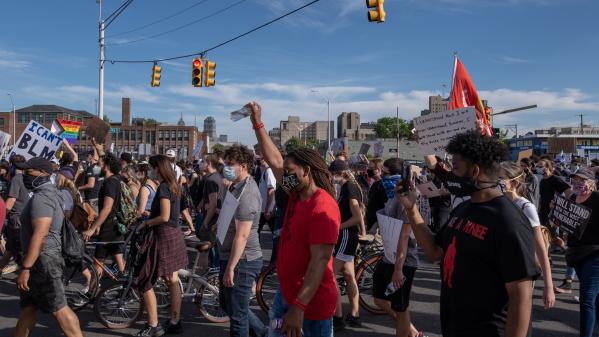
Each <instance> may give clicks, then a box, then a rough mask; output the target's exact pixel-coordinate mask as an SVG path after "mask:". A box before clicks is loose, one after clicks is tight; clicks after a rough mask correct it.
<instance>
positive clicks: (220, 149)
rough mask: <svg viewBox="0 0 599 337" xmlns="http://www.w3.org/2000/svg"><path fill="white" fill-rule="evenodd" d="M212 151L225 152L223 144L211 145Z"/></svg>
mask: <svg viewBox="0 0 599 337" xmlns="http://www.w3.org/2000/svg"><path fill="white" fill-rule="evenodd" d="M212 152H213V153H216V152H225V146H224V145H223V144H214V146H212Z"/></svg>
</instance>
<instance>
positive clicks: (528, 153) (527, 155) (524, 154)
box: [518, 149, 532, 163]
mask: <svg viewBox="0 0 599 337" xmlns="http://www.w3.org/2000/svg"><path fill="white" fill-rule="evenodd" d="M531 156H532V149H528V150H524V151H520V152H519V153H518V163H519V162H520V160H522V159H524V158H530V157H531Z"/></svg>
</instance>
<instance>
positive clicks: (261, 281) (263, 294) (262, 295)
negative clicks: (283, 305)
mask: <svg viewBox="0 0 599 337" xmlns="http://www.w3.org/2000/svg"><path fill="white" fill-rule="evenodd" d="M277 289H279V279H278V278H277V270H276V268H275V265H274V264H271V265H269V266H268V267H266V268H265V269H264V270H262V272H261V273H260V276H258V280H256V301H258V304H259V305H260V308H261V309H262V311H264V312H265V313H268V310H269V309H270V306H271V305H272V302H273V301H274V299H275V294H276V293H277Z"/></svg>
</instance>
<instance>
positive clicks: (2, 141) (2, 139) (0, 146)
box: [0, 131, 10, 156]
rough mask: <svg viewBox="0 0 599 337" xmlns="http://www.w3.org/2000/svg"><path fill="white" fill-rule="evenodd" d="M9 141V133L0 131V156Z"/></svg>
mask: <svg viewBox="0 0 599 337" xmlns="http://www.w3.org/2000/svg"><path fill="white" fill-rule="evenodd" d="M9 141H10V134H8V133H6V132H4V131H0V156H2V155H4V151H6V147H8V142H9Z"/></svg>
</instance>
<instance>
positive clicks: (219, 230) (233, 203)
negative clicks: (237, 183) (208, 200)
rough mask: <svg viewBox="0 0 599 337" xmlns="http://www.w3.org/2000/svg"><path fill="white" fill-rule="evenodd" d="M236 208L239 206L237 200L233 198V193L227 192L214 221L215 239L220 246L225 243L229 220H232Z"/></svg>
mask: <svg viewBox="0 0 599 337" xmlns="http://www.w3.org/2000/svg"><path fill="white" fill-rule="evenodd" d="M237 206H239V200H237V198H235V196H234V195H233V193H231V192H230V191H227V196H226V197H225V201H223V205H222V207H221V209H220V213H219V215H218V220H217V221H216V237H217V238H218V241H219V242H220V244H221V245H222V244H223V243H224V242H225V237H226V236H227V231H228V230H229V226H230V225H231V220H233V216H234V215H235V212H236V211H237Z"/></svg>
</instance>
